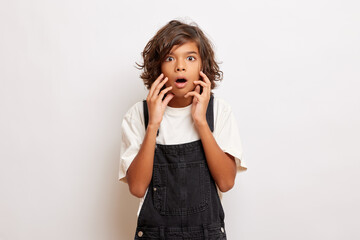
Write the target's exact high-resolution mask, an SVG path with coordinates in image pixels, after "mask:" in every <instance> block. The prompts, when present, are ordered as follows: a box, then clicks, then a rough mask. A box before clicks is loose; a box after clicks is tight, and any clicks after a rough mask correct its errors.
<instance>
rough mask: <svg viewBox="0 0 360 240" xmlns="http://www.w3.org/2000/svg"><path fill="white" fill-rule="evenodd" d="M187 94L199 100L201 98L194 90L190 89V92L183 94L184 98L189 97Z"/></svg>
mask: <svg viewBox="0 0 360 240" xmlns="http://www.w3.org/2000/svg"><path fill="white" fill-rule="evenodd" d="M189 96H193V97H196V98H198V99H199V100H200V99H201V95H200V94H199V93H197V92H195V91H192V92H188V93H187V94H185V96H184V97H185V98H187V97H189Z"/></svg>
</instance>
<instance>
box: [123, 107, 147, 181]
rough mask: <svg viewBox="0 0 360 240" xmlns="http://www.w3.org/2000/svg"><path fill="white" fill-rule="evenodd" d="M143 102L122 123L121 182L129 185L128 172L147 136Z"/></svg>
mask: <svg viewBox="0 0 360 240" xmlns="http://www.w3.org/2000/svg"><path fill="white" fill-rule="evenodd" d="M143 122H144V120H143V109H142V102H139V103H137V104H135V105H134V106H133V107H131V108H130V110H129V111H128V112H127V113H126V114H125V116H124V118H123V120H122V123H121V143H120V164H119V180H120V181H123V182H125V183H127V180H126V171H127V170H128V168H129V166H130V164H131V163H132V161H133V160H134V158H135V157H136V155H137V153H138V152H139V149H140V146H141V143H142V141H143V139H144V136H145V127H144V123H143Z"/></svg>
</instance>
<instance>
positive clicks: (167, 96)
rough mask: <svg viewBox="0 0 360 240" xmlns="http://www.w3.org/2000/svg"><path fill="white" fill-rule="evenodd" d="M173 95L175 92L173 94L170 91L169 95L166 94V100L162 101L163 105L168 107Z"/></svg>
mask: <svg viewBox="0 0 360 240" xmlns="http://www.w3.org/2000/svg"><path fill="white" fill-rule="evenodd" d="M173 97H174V94H172V93H169V94H168V95H166V97H165V99H164V101H162V105H163V107H166V106H167V105H168V104H169V102H170V100H171V99H172V98H173Z"/></svg>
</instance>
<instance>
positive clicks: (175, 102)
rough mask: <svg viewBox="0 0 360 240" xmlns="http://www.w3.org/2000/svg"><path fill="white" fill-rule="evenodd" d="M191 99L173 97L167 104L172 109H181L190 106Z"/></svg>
mask: <svg viewBox="0 0 360 240" xmlns="http://www.w3.org/2000/svg"><path fill="white" fill-rule="evenodd" d="M192 101H193V97H188V98H184V97H173V98H172V99H171V101H170V102H169V104H168V106H169V107H173V108H182V107H186V106H189V105H190V104H192Z"/></svg>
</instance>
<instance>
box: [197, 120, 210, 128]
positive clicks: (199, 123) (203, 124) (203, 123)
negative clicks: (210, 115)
mask: <svg viewBox="0 0 360 240" xmlns="http://www.w3.org/2000/svg"><path fill="white" fill-rule="evenodd" d="M194 124H195V127H196V128H197V129H200V128H204V127H206V126H208V123H207V121H206V119H204V120H199V121H194Z"/></svg>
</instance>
